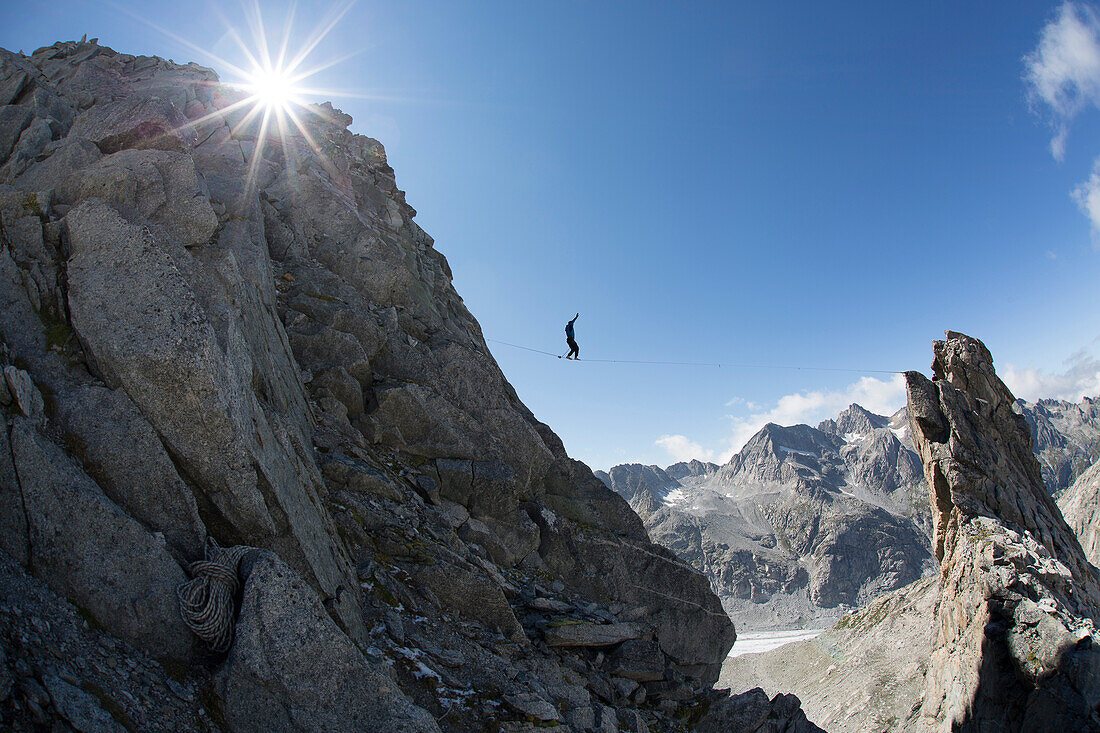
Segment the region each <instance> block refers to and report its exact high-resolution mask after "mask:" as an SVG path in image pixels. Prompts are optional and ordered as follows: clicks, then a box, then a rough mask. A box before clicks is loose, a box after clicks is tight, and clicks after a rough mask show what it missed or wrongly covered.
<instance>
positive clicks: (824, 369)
mask: <svg viewBox="0 0 1100 733" xmlns="http://www.w3.org/2000/svg"><path fill="white" fill-rule="evenodd" d="M485 340H486V341H491V342H492V343H494V344H501V345H502V346H510V347H512V348H513V349H523V350H524V351H533V352H534V353H536V354H545V355H546V356H553V357H555V358H557V359H561V358H562V357H563V356H565V355H564V354H555V353H554V352H552V351H543V350H542V349H532V348H531V347H530V346H520V345H519V344H511V343H508V342H507V341H501V340H499V339H491V338H486V339H485ZM578 361H586V362H589V363H591V362H597V363H602V364H662V365H667V366H695V367H718V368H722V367H726V368H729V369H794V370H797V371H815V372H854V373H856V374H903V373H904V372H902V371H897V370H891V369H847V368H841V367H819V366H790V365H786V364H739V363H733V362H722V363H718V362H711V361H645V360H642V359H578Z"/></svg>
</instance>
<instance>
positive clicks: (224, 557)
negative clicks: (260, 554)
mask: <svg viewBox="0 0 1100 733" xmlns="http://www.w3.org/2000/svg"><path fill="white" fill-rule="evenodd" d="M254 549H256V548H254V547H249V546H248V545H236V546H234V547H229V548H222V547H219V546H218V543H217V542H215V541H214V539H213V538H207V542H206V559H205V560H196V561H195V562H193V563H191V564H190V565H188V567H187V570H188V572H189V573H190V574H191V580H188V581H187V582H185V583H181V584H180V585H179V586H178V587H177V588H176V597H177V598H178V599H179V607H180V616H182V617H183V622H184V623H185V624H187V628H189V629H191V631H192V633H194V634H195V636H197V637H199V638H200V639H202V640H203V641H204V642H206V643H207V644H208V645H209V646H210V648H211V649H213V650H214V651H215V652H219V653H220V652H224V651H227V650H228V649H229V647H230V645H231V644H232V643H233V613H234V598H235V597H236V595H237V589H238V588H240V585H241V581H240V563H241V560H243V559H244V557H245V555H247V554H248V553H249V552H251V551H252V550H254Z"/></svg>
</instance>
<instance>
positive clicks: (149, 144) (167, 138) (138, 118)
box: [69, 97, 197, 154]
mask: <svg viewBox="0 0 1100 733" xmlns="http://www.w3.org/2000/svg"><path fill="white" fill-rule="evenodd" d="M69 136H70V137H73V138H84V139H87V140H91V141H92V142H94V143H95V144H96V146H97V147H98V148H99V149H100V150H102V151H103V152H104V153H105V154H110V153H117V152H118V151H120V150H126V149H127V148H154V149H158V150H171V151H175V152H179V153H184V152H187V151H188V150H189V149H190V148H191V147H192V146H193V145H194V144H195V142H197V141H196V135H195V132H194V128H192V127H190V126H188V124H187V118H186V117H184V116H183V114H182V113H181V112H180V111H179V110H178V109H176V108H175V106H174V105H172V103H171V102H166V101H164V100H163V99H158V98H156V97H152V98H141V97H127V98H124V99H120V100H118V101H115V102H106V103H103V104H97V105H94V106H93V107H91V108H90V109H88V110H86V111H84V112H82V113H80V114H79V115H77V117H76V119H75V120H74V121H73V125H72V127H71V128H70V129H69Z"/></svg>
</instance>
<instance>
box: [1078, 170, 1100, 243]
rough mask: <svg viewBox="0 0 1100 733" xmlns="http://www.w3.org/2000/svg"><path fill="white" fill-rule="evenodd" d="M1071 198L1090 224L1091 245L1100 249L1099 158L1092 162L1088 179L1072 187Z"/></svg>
mask: <svg viewBox="0 0 1100 733" xmlns="http://www.w3.org/2000/svg"><path fill="white" fill-rule="evenodd" d="M1073 200H1074V201H1076V202H1077V205H1078V206H1079V207H1080V208H1081V211H1082V212H1084V214H1085V216H1087V217H1088V218H1089V222H1090V223H1091V224H1092V246H1093V247H1096V248H1098V249H1100V158H1097V159H1096V162H1095V163H1093V165H1092V175H1090V176H1089V179H1088V180H1087V181H1085V182H1084V183H1082V184H1081V185H1079V186H1078V187H1077V188H1075V189H1073Z"/></svg>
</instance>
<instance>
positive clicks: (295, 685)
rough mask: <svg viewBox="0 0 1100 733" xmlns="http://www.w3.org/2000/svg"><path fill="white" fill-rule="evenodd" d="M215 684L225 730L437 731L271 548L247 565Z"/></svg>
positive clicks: (402, 732) (240, 731)
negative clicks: (234, 621)
mask: <svg viewBox="0 0 1100 733" xmlns="http://www.w3.org/2000/svg"><path fill="white" fill-rule="evenodd" d="M217 684H218V689H219V693H220V695H221V698H222V700H223V704H224V710H225V717H226V721H227V723H228V725H229V729H230V730H232V731H235V732H239V733H244V732H247V731H257V732H260V731H272V730H286V731H292V730H293V731H332V732H334V733H339V732H340V731H348V732H349V733H350V732H351V731H378V732H379V733H389V732H391V731H392V732H394V733H421V732H425V731H438V730H439V728H438V726H436V724H435V720H434V719H433V718H432V716H431V715H430V714H429V713H428V712H427V711H425V710H423V709H421V708H418V707H416V706H415V705H413V704H412V703H411V702H409V700H408V699H407V698H406V697H405V696H404V695H403V694H402V693H401V690H400V689H399V688H398V687H397V685H396V684H395V682H394V681H393V680H392V679H391V678H390V677H388V676H387V675H386V674H384V673H383V672H382V671H381V670H379V669H377V668H376V667H375V666H374V665H373V664H371V663H370V662H368V661H367V659H366V658H365V657H364V656H363V654H362V652H360V651H359V649H358V648H356V646H355V644H353V643H352V641H351V640H350V639H349V638H348V637H347V636H346V635H345V634H344V633H343V632H342V631H341V630H340V629H339V627H337V625H336V624H335V623H334V622H333V621H332V619H331V618H329V616H328V614H326V613H325V611H324V609H323V608H322V606H321V603H320V602H319V600H318V598H317V596H316V594H314V593H313V591H312V590H310V588H309V587H308V586H307V585H306V584H305V582H303V581H302V579H301V577H299V576H298V574H297V573H295V572H294V571H293V570H292V569H291V568H290V567H289V566H287V565H286V563H284V562H282V561H281V560H279V558H278V557H276V556H275V555H273V554H271V553H263V554H261V555H260V556H259V557H258V558H257V559H256V560H255V561H254V563H253V564H252V566H251V568H250V569H249V570H248V574H247V580H246V581H245V585H244V591H243V595H242V599H241V609H240V615H239V617H238V619H237V625H236V639H235V641H234V643H233V646H232V648H231V649H230V650H229V657H228V658H227V659H226V662H225V665H224V666H223V668H222V669H221V671H220V672H219V673H218V678H217Z"/></svg>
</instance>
